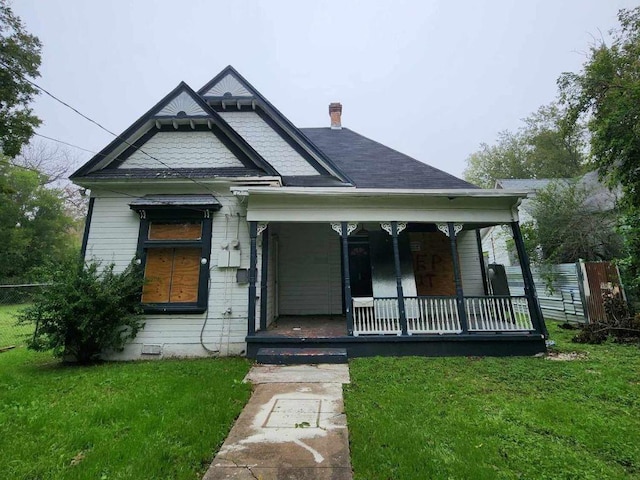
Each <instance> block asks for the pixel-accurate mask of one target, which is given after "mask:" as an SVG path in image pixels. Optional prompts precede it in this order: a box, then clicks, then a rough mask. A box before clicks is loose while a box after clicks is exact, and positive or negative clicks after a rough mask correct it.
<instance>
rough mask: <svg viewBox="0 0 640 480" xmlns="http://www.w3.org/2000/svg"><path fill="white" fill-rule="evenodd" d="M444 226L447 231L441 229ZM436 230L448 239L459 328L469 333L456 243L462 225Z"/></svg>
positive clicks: (439, 225)
mask: <svg viewBox="0 0 640 480" xmlns="http://www.w3.org/2000/svg"><path fill="white" fill-rule="evenodd" d="M443 225H444V226H446V227H447V231H446V232H444V230H443V229H442V228H441V226H443ZM437 227H438V230H440V231H441V232H443V233H445V234H446V235H447V236H448V237H449V243H450V245H451V259H452V260H453V278H454V280H455V284H456V303H457V305H458V316H459V317H460V328H461V329H462V333H463V334H466V333H469V326H468V324H467V309H466V307H465V305H464V292H463V291H462V278H461V276H460V259H459V258H458V242H457V238H456V236H457V235H458V233H460V232H461V231H462V225H461V224H459V223H452V222H448V223H447V224H442V223H438V224H437Z"/></svg>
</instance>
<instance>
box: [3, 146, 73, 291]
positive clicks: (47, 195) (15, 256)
mask: <svg viewBox="0 0 640 480" xmlns="http://www.w3.org/2000/svg"><path fill="white" fill-rule="evenodd" d="M46 182H47V177H46V176H45V175H43V174H41V173H40V172H38V171H37V170H35V169H29V168H25V167H21V166H16V165H13V164H12V163H11V162H10V161H9V160H8V159H6V157H5V158H2V157H0V246H1V247H0V265H2V268H1V269H0V282H8V281H15V280H19V281H24V280H30V279H32V277H33V275H34V272H35V271H36V270H38V269H39V268H41V267H42V266H43V265H45V264H47V263H51V262H59V261H61V260H62V259H64V258H66V257H67V256H69V255H72V254H73V253H74V252H75V253H77V249H78V244H79V242H78V236H77V234H74V233H73V232H74V231H73V228H74V225H75V224H74V219H73V218H71V217H70V216H69V215H68V214H67V213H66V210H65V202H64V200H65V198H64V192H63V190H61V189H56V188H46V187H45V186H44V184H46Z"/></svg>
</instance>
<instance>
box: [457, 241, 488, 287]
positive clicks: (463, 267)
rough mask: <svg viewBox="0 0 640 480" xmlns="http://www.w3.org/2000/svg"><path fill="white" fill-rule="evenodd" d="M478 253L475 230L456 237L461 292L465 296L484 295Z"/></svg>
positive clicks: (479, 253)
mask: <svg viewBox="0 0 640 480" xmlns="http://www.w3.org/2000/svg"><path fill="white" fill-rule="evenodd" d="M481 254H482V252H478V241H477V239H476V232H475V230H463V231H462V232H460V234H459V235H458V258H459V259H460V275H461V276H462V290H463V292H464V294H465V295H469V296H476V295H484V286H483V284H482V266H481V265H480V255H481Z"/></svg>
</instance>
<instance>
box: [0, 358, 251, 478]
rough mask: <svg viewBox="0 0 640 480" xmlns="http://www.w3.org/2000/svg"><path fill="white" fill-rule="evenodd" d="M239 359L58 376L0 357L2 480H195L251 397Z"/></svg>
mask: <svg viewBox="0 0 640 480" xmlns="http://www.w3.org/2000/svg"><path fill="white" fill-rule="evenodd" d="M249 366H250V365H249V362H248V361H246V360H244V359H240V358H228V359H202V360H165V361H146V362H122V363H105V364H101V365H97V366H91V367H77V366H71V367H70V366H63V365H61V364H60V363H59V362H58V361H56V360H54V359H53V358H52V357H51V356H50V355H47V354H38V353H34V352H31V351H28V350H26V349H25V348H16V349H14V350H10V351H7V352H4V353H0V465H1V467H0V478H7V479H41V480H45V479H97V480H101V479H105V480H107V479H189V480H194V479H199V478H201V477H202V475H203V474H204V472H205V470H206V469H207V467H208V466H209V463H210V462H211V460H212V458H213V455H214V453H215V452H216V451H217V450H218V448H219V447H220V445H221V444H222V442H223V440H224V438H225V437H226V435H227V433H228V431H229V429H230V428H231V425H232V423H233V421H234V419H235V418H236V417H237V416H238V414H239V413H240V411H241V410H242V408H243V406H244V404H245V403H246V401H247V400H248V398H249V395H250V386H249V385H246V384H243V383H242V382H241V381H242V378H243V376H244V375H245V374H246V372H247V371H248V369H249Z"/></svg>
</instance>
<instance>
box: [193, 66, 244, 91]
mask: <svg viewBox="0 0 640 480" xmlns="http://www.w3.org/2000/svg"><path fill="white" fill-rule="evenodd" d="M223 72H224V70H223ZM207 85H210V87H206V86H205V87H203V89H205V88H206V90H205V91H204V93H201V94H200V95H202V96H203V97H252V96H253V95H252V94H251V92H250V91H249V90H247V88H246V87H245V86H244V85H243V84H242V83H241V82H240V81H239V80H238V79H237V78H236V77H234V76H233V73H231V72H229V73H227V74H226V75H224V76H223V77H220V75H217V76H216V77H215V78H214V79H213V80H211V81H210V82H209V83H208V84H207ZM201 90H202V89H201Z"/></svg>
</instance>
